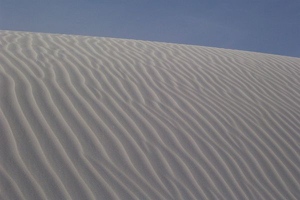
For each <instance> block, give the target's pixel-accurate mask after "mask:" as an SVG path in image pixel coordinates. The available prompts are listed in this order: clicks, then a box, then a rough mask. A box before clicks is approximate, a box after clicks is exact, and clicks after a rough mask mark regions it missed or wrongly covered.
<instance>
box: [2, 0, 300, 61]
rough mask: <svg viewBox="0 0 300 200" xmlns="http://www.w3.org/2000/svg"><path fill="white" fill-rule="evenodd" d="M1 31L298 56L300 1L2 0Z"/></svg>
mask: <svg viewBox="0 0 300 200" xmlns="http://www.w3.org/2000/svg"><path fill="white" fill-rule="evenodd" d="M0 29H1V30H16V31H30V32H46V33H63V34H77V35H90V36H100V37H115V38H128V39H138V40H150V41H160V42H172V43H182V44H193V45H201V46H212V47H220V48H228V49H239V50H246V51H256V52H264V53H271V54H279V55H287V56H294V57H300V1H299V0H227V1H224V0H185V1H183V0H181V1H177V0H160V1H158V0H103V1H101V0H98V1H96V0H51V1H44V0H26V1H24V0H0Z"/></svg>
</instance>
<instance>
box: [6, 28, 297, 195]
mask: <svg viewBox="0 0 300 200" xmlns="http://www.w3.org/2000/svg"><path fill="white" fill-rule="evenodd" d="M0 199H1V200H19V199H26V200H45V199H51V200H64V199H74V200H77V199H78V200H90V199H91V200H93V199H95V200H96V199H97V200H98V199H103V200H108V199H119V200H126V199H128V200H132V199H136V200H147V199H153V200H159V199H166V200H171V199H183V200H189V199H197V200H198V199H200V200H202V199H208V200H211V199H217V200H222V199H224V200H225V199H226V200H247V199H249V200H250V199H251V200H252V199H253V200H260V199H274V200H275V199H276V200H279V199H280V200H299V199H300V59H299V58H292V57H284V56H276V55H268V54H261V53H251V52H244V51H234V50H225V49H217V48H208V47H200V46H190V45H179V44H167V43H158V42H147V41H136V40H126V39H112V38H97V37H86V36H73V35H55V34H41V33H26V32H14V31H0Z"/></svg>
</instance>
